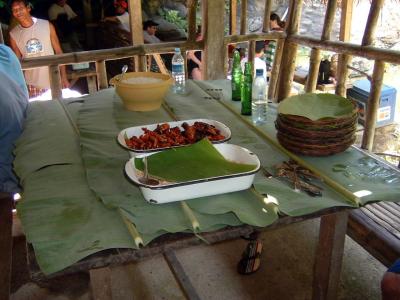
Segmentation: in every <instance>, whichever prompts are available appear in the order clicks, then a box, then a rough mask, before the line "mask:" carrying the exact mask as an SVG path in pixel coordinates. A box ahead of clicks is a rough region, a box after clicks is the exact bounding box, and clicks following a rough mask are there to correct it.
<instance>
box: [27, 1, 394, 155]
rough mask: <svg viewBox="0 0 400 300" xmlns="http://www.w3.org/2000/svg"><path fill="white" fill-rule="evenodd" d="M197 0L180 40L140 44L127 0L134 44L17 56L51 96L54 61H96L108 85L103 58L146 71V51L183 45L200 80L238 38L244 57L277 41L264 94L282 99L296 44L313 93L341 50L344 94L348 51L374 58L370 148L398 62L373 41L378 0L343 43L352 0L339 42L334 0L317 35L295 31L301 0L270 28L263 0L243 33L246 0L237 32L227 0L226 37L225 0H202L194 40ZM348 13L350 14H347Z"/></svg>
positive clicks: (137, 18) (134, 7)
mask: <svg viewBox="0 0 400 300" xmlns="http://www.w3.org/2000/svg"><path fill="white" fill-rule="evenodd" d="M197 2H198V1H197V0H189V1H188V39H187V41H183V42H172V43H161V44H146V45H144V44H143V33H142V28H141V21H142V20H141V14H138V13H137V12H141V1H140V0H130V1H129V8H130V15H131V32H132V40H133V42H134V44H135V45H137V46H132V47H124V48H118V49H107V50H96V51H88V52H79V53H68V54H62V55H54V56H47V57H40V58H32V59H25V60H23V61H22V66H23V68H24V69H28V68H35V67H39V66H49V67H50V73H51V88H52V94H53V97H54V98H59V97H60V96H61V86H60V80H59V71H58V70H59V69H58V66H59V65H63V64H71V63H81V62H93V61H94V62H96V70H97V73H98V85H99V88H100V89H101V88H105V87H107V86H108V83H107V78H106V69H105V61H106V60H114V59H120V58H127V57H135V62H136V64H135V66H136V70H145V68H146V64H145V63H143V61H145V60H144V59H143V58H144V56H145V55H149V54H154V53H158V54H159V53H169V52H173V50H174V48H175V47H179V48H181V49H182V52H185V51H188V50H194V49H200V50H203V76H204V78H205V79H222V78H226V72H227V69H228V68H227V61H228V52H227V46H228V45H229V44H234V43H238V42H249V60H250V61H252V60H253V59H254V48H255V41H257V40H276V41H277V49H276V53H275V60H274V64H273V69H272V72H271V76H270V88H269V92H268V94H269V97H270V98H271V99H275V100H277V101H280V100H282V99H284V98H286V97H287V96H288V95H289V94H290V91H291V86H292V82H293V77H294V71H295V62H296V55H297V48H298V46H299V45H304V46H307V47H310V48H311V49H312V50H311V56H310V62H309V65H310V66H309V74H308V77H307V82H306V85H305V89H306V91H307V92H314V91H315V87H316V82H317V77H318V67H319V63H320V61H321V54H320V53H321V50H327V51H332V52H336V53H339V54H340V58H339V64H338V79H337V86H336V94H338V95H341V96H345V94H346V80H347V75H348V69H347V65H348V64H349V62H350V58H351V56H359V57H365V58H368V59H371V60H374V61H375V66H374V71H373V75H372V76H371V77H372V80H371V84H372V87H371V92H370V95H369V99H368V109H367V116H366V119H367V120H366V126H365V130H364V135H363V140H362V147H363V148H365V149H369V150H371V148H372V144H373V139H374V132H375V124H376V119H377V116H376V114H377V110H378V108H379V101H380V91H381V87H382V79H383V73H384V70H385V63H393V64H400V51H392V50H387V49H381V48H377V47H373V46H372V41H373V36H374V31H375V28H376V23H377V20H378V16H379V14H380V11H381V8H382V6H383V0H372V3H371V9H370V12H369V17H368V21H367V25H366V28H365V33H364V37H363V41H362V44H361V45H357V44H352V43H348V42H345V41H344V40H346V35H347V36H348V35H349V29H348V27H347V28H346V27H345V26H346V24H348V23H349V20H348V19H347V18H348V17H349V16H348V15H349V14H348V7H349V6H351V5H350V2H352V0H342V1H341V3H342V17H341V18H342V20H341V39H342V40H343V41H332V40H330V34H331V30H332V24H333V20H334V15H335V11H336V9H337V1H336V0H329V1H328V2H327V6H326V7H327V9H326V13H325V20H324V26H323V30H322V34H321V37H320V38H314V37H309V36H302V35H300V34H299V33H298V31H299V24H300V16H301V10H302V5H303V1H302V0H292V1H290V7H289V15H288V16H289V17H288V20H287V26H286V29H285V32H270V31H269V15H270V12H271V6H272V0H266V1H265V11H264V21H263V32H261V33H256V34H255V33H253V34H248V33H247V17H246V16H247V0H241V18H240V34H237V26H236V25H237V24H236V16H237V0H230V14H229V18H230V19H229V24H230V30H229V33H230V35H228V36H225V33H224V18H223V16H224V15H225V1H224V0H202V1H201V6H202V30H203V41H201V42H195V34H196V33H195V31H196V6H197ZM350 15H351V14H350Z"/></svg>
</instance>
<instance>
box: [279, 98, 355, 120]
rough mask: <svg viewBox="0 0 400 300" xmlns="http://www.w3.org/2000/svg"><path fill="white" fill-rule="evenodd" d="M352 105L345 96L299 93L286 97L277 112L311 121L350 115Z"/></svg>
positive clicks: (352, 108)
mask: <svg viewBox="0 0 400 300" xmlns="http://www.w3.org/2000/svg"><path fill="white" fill-rule="evenodd" d="M353 110H354V106H353V104H352V102H351V101H349V100H348V99H346V98H343V97H340V96H338V95H333V94H313V93H307V94H301V95H296V96H292V97H289V98H286V99H285V100H283V101H282V102H281V103H280V104H279V107H278V113H280V114H285V115H294V116H301V117H305V118H308V119H310V120H312V121H316V120H321V119H326V118H343V117H349V116H351V115H352V113H353Z"/></svg>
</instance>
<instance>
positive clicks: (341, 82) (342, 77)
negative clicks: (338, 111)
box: [335, 54, 351, 97]
mask: <svg viewBox="0 0 400 300" xmlns="http://www.w3.org/2000/svg"><path fill="white" fill-rule="evenodd" d="M350 61H351V56H350V55H346V54H342V55H340V56H339V61H338V69H337V71H336V74H338V77H337V80H336V88H335V94H336V95H339V96H342V97H346V95H347V85H346V81H347V77H348V74H349V70H348V69H347V65H348V64H349V63H350Z"/></svg>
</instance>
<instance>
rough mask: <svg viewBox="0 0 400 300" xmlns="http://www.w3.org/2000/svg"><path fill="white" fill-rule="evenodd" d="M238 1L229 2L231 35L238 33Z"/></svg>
mask: <svg viewBox="0 0 400 300" xmlns="http://www.w3.org/2000/svg"><path fill="white" fill-rule="evenodd" d="M236 20H237V0H230V1H229V34H230V35H232V34H236V33H237V26H236V25H237V24H236V22H237V21H236Z"/></svg>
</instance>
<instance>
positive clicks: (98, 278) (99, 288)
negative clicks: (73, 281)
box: [89, 267, 112, 300]
mask: <svg viewBox="0 0 400 300" xmlns="http://www.w3.org/2000/svg"><path fill="white" fill-rule="evenodd" d="M89 273H90V289H91V291H92V299H94V300H111V299H112V292H111V270H110V268H108V267H106V268H99V269H91V270H90V271H89Z"/></svg>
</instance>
